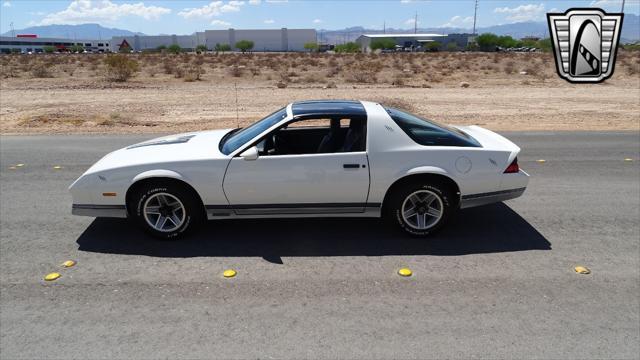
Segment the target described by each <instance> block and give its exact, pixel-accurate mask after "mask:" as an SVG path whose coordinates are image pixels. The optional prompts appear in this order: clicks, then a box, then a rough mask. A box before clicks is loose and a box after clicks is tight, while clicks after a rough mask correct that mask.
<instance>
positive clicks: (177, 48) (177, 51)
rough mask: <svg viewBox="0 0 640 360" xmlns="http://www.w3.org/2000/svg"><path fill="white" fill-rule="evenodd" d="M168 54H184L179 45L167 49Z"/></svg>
mask: <svg viewBox="0 0 640 360" xmlns="http://www.w3.org/2000/svg"><path fill="white" fill-rule="evenodd" d="M167 52H168V53H170V54H180V53H181V52H182V48H181V47H180V45H178V44H173V45H169V47H167Z"/></svg>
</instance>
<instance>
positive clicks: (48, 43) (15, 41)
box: [0, 36, 111, 54]
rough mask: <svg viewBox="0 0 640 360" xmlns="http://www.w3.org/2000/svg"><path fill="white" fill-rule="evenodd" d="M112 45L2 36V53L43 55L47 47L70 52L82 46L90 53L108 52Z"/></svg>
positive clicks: (101, 42)
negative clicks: (74, 47)
mask: <svg viewBox="0 0 640 360" xmlns="http://www.w3.org/2000/svg"><path fill="white" fill-rule="evenodd" d="M110 43H111V41H110V40H86V39H73V40H72V39H61V38H39V37H9V36H0V53H2V54H9V53H23V54H26V53H43V52H44V49H45V48H46V47H53V48H54V49H55V50H54V51H69V49H70V48H71V47H72V46H82V47H83V48H84V50H86V51H88V52H108V51H109V48H110V45H111V44H110Z"/></svg>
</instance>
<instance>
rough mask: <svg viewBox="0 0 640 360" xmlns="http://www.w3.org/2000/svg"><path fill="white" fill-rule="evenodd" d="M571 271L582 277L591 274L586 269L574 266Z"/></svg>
mask: <svg viewBox="0 0 640 360" xmlns="http://www.w3.org/2000/svg"><path fill="white" fill-rule="evenodd" d="M573 270H575V272H577V273H578V274H583V275H587V274H591V270H589V269H587V268H586V267H584V266H576V267H575V268H573Z"/></svg>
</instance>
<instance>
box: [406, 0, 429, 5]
mask: <svg viewBox="0 0 640 360" xmlns="http://www.w3.org/2000/svg"><path fill="white" fill-rule="evenodd" d="M429 1H430V0H400V4H411V3H418V2H419V3H426V2H429Z"/></svg>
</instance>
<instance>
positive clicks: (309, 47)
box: [304, 42, 318, 52]
mask: <svg viewBox="0 0 640 360" xmlns="http://www.w3.org/2000/svg"><path fill="white" fill-rule="evenodd" d="M304 48H305V50H309V52H313V51H317V50H318V43H315V42H308V43H306V44H304Z"/></svg>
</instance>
